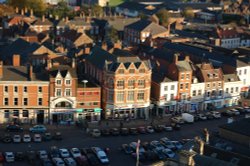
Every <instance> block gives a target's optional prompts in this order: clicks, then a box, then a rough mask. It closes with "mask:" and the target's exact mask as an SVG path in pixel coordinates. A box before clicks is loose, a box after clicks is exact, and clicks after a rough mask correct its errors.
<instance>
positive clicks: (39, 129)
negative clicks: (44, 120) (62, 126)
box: [30, 125, 47, 133]
mask: <svg viewBox="0 0 250 166" xmlns="http://www.w3.org/2000/svg"><path fill="white" fill-rule="evenodd" d="M46 131H47V128H46V127H45V126H44V125H35V126H33V127H31V128H30V132H32V133H45V132H46Z"/></svg>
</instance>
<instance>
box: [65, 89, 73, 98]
mask: <svg viewBox="0 0 250 166" xmlns="http://www.w3.org/2000/svg"><path fill="white" fill-rule="evenodd" d="M67 90H69V91H70V94H69V95H67ZM71 95H72V91H71V88H66V89H65V91H64V96H67V97H69V96H71Z"/></svg>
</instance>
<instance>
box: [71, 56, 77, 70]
mask: <svg viewBox="0 0 250 166" xmlns="http://www.w3.org/2000/svg"><path fill="white" fill-rule="evenodd" d="M71 67H72V68H73V69H75V68H76V59H75V58H73V59H72V64H71Z"/></svg>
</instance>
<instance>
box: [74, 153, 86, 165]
mask: <svg viewBox="0 0 250 166" xmlns="http://www.w3.org/2000/svg"><path fill="white" fill-rule="evenodd" d="M76 163H77V165H78V166H88V165H89V163H88V159H87V157H86V156H83V155H82V156H79V157H77V158H76Z"/></svg>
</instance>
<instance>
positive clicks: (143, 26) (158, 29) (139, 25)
mask: <svg viewBox="0 0 250 166" xmlns="http://www.w3.org/2000/svg"><path fill="white" fill-rule="evenodd" d="M126 27H127V28H129V29H133V30H136V31H140V32H141V31H149V32H150V33H151V34H152V35H156V34H160V33H163V32H166V31H167V29H166V28H165V27H163V26H160V25H158V24H156V23H154V22H151V21H149V20H144V19H142V20H139V21H137V22H135V23H132V24H130V25H128V26H126Z"/></svg>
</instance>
